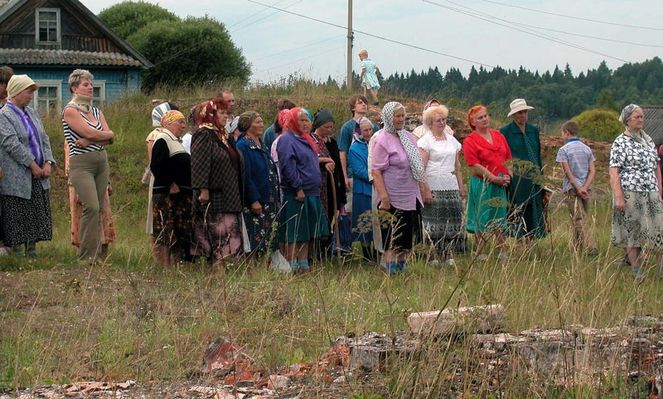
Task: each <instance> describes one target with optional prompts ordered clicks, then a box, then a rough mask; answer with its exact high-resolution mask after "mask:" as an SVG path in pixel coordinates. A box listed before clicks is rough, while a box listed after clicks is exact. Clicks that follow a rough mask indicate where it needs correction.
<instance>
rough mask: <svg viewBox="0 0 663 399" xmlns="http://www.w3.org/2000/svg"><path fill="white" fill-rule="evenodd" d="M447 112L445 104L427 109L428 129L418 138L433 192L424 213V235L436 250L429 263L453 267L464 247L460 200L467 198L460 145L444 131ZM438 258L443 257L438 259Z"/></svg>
mask: <svg viewBox="0 0 663 399" xmlns="http://www.w3.org/2000/svg"><path fill="white" fill-rule="evenodd" d="M448 115H449V110H448V109H447V107H445V106H444V105H440V106H438V107H431V108H428V109H427V110H426V111H424V118H423V119H424V124H425V125H426V127H427V128H428V130H429V132H428V133H426V134H425V135H424V136H423V137H421V138H420V139H419V141H417V146H418V147H419V148H420V149H421V150H422V156H423V162H424V167H425V168H426V184H427V186H428V189H429V191H430V193H431V198H429V199H428V200H429V202H430V205H428V206H426V207H425V208H424V210H423V211H422V214H421V216H422V219H423V228H424V238H425V239H426V241H428V242H429V243H431V244H433V246H434V248H435V250H436V256H434V257H433V260H432V261H431V262H430V263H429V264H435V263H438V264H439V262H440V261H442V262H446V263H447V265H450V266H453V265H454V264H455V262H454V258H453V253H454V252H462V251H464V250H465V241H466V240H465V226H464V225H463V201H462V200H461V198H465V187H464V186H463V175H462V172H461V168H460V150H461V145H460V143H459V142H458V140H456V139H455V138H454V136H452V135H450V134H448V133H446V132H445V127H446V125H447V124H446V121H447V116H448ZM424 200H426V199H424ZM437 257H439V258H440V259H439V260H438V259H435V258H437Z"/></svg>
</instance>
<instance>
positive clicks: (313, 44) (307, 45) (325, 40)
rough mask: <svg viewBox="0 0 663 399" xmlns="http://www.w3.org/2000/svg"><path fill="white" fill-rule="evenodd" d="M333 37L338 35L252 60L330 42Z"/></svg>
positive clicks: (253, 60) (336, 37)
mask: <svg viewBox="0 0 663 399" xmlns="http://www.w3.org/2000/svg"><path fill="white" fill-rule="evenodd" d="M332 39H338V36H336V35H334V36H329V37H327V38H325V39H322V40H317V41H315V42H311V43H307V44H304V45H301V46H299V47H293V48H289V49H287V50H283V51H277V52H276V53H271V54H266V55H263V56H261V57H258V58H254V59H252V60H251V61H252V62H255V61H259V60H262V59H265V58H271V57H274V56H276V55H279V54H284V53H289V52H291V51H296V50H301V49H303V48H306V47H311V46H315V45H316V44H320V43H325V42H328V41H330V40H332Z"/></svg>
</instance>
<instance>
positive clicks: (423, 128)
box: [412, 98, 454, 140]
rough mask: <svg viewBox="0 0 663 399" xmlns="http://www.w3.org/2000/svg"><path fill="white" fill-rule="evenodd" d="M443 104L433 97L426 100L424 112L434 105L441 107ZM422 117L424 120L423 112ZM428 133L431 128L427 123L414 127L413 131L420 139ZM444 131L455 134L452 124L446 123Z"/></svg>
mask: <svg viewBox="0 0 663 399" xmlns="http://www.w3.org/2000/svg"><path fill="white" fill-rule="evenodd" d="M440 105H442V103H440V102H439V101H438V100H437V99H436V98H431V99H430V100H428V101H426V104H424V110H423V111H422V112H426V110H427V109H430V108H434V107H439V106H440ZM421 119H422V122H423V113H422V114H421ZM426 133H430V128H429V127H428V126H426V124H425V123H422V124H421V125H419V126H417V127H415V128H414V130H413V131H412V134H414V136H415V137H416V138H417V140H419V139H420V138H422V137H423V136H424V135H425V134H426ZM444 133H446V134H450V135H452V136H453V135H454V131H453V129H452V128H451V126H449V125H446V124H445V127H444Z"/></svg>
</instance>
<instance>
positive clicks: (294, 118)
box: [279, 107, 320, 154]
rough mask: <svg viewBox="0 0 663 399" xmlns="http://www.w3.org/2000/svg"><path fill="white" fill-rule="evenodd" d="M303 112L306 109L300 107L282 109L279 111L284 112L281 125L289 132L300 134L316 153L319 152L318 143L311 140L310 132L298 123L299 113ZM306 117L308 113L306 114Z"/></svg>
mask: <svg viewBox="0 0 663 399" xmlns="http://www.w3.org/2000/svg"><path fill="white" fill-rule="evenodd" d="M302 112H303V113H305V114H306V111H305V110H304V108H302V107H295V108H293V109H289V110H285V109H284V110H283V111H281V113H285V115H284V116H285V121H284V122H285V123H284V125H283V127H284V129H287V130H290V131H291V132H293V133H295V134H296V135H298V136H300V137H301V138H303V139H304V140H306V142H307V143H308V145H309V146H310V147H311V149H312V150H313V152H315V153H316V154H319V153H320V148H318V144H317V143H316V142H315V140H313V137H312V136H311V133H310V132H306V131H304V130H302V128H301V126H300V125H299V114H300V113H302ZM281 113H279V118H280V117H281ZM306 115H307V116H306V117H307V118H308V114H306Z"/></svg>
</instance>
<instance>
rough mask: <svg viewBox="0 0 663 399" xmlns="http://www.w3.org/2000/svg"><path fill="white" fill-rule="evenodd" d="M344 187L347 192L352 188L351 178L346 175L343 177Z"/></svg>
mask: <svg viewBox="0 0 663 399" xmlns="http://www.w3.org/2000/svg"><path fill="white" fill-rule="evenodd" d="M345 188H346V190H347V191H348V192H350V190H352V179H349V178H347V177H346V178H345Z"/></svg>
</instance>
